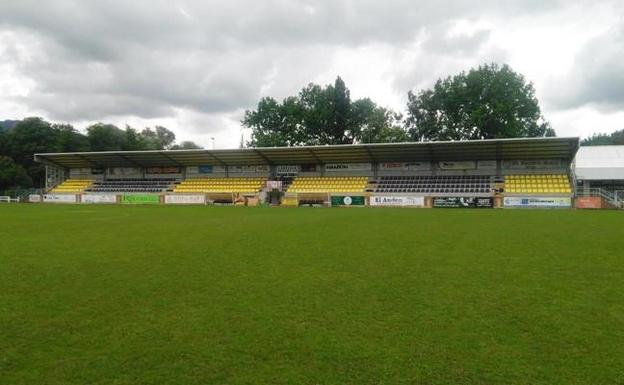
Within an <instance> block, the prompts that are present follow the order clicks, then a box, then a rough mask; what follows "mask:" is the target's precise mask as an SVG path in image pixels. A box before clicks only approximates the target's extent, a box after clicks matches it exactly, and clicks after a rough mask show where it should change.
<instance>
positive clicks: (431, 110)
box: [406, 64, 555, 140]
mask: <svg viewBox="0 0 624 385" xmlns="http://www.w3.org/2000/svg"><path fill="white" fill-rule="evenodd" d="M407 109H408V114H407V119H406V127H407V128H408V130H409V133H410V136H411V137H412V138H413V139H415V140H422V139H424V140H467V139H481V138H485V139H490V138H513V137H541V136H555V132H554V130H553V129H552V128H551V127H550V124H549V123H548V122H546V121H545V120H544V118H543V116H542V114H541V110H540V107H539V104H538V101H537V98H536V97H535V90H534V88H533V84H531V83H527V82H526V80H525V79H524V77H523V76H522V75H520V74H518V73H516V72H514V71H513V70H512V69H511V68H510V67H509V66H507V65H503V66H499V65H497V64H489V65H488V64H486V65H482V66H480V67H478V68H476V69H471V70H470V71H468V73H466V72H462V73H460V74H458V75H455V76H452V77H448V78H446V79H439V80H438V81H437V82H436V83H435V85H434V86H433V88H432V89H427V90H422V91H420V92H419V93H418V94H415V93H413V92H411V91H410V92H409V93H408V104H407Z"/></svg>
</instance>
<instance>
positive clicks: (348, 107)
mask: <svg viewBox="0 0 624 385" xmlns="http://www.w3.org/2000/svg"><path fill="white" fill-rule="evenodd" d="M400 121H401V117H400V115H397V114H395V113H394V112H392V111H390V110H387V109H385V108H382V107H378V106H377V105H376V104H375V103H373V102H372V101H371V100H370V99H360V100H356V101H351V96H350V92H349V89H348V88H347V87H346V85H345V83H344V81H343V80H342V79H341V78H340V77H338V78H337V79H336V81H335V82H334V84H331V85H328V86H325V87H321V86H319V85H317V84H309V85H308V86H307V87H305V88H303V89H302V90H301V91H300V92H299V94H298V95H297V96H291V97H288V98H286V99H284V100H283V102H282V103H279V102H278V101H276V100H275V99H273V98H270V97H265V98H262V99H261V100H260V102H259V103H258V106H257V108H256V109H255V110H253V111H246V112H245V117H244V118H243V120H242V124H243V126H245V127H247V128H251V130H252V138H251V142H249V143H248V145H249V146H252V147H282V146H301V145H324V144H350V143H358V142H376V141H404V140H406V139H407V138H408V137H407V134H406V132H405V130H404V129H403V127H402V126H401V125H400Z"/></svg>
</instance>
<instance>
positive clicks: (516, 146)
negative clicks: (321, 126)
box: [35, 138, 579, 168]
mask: <svg viewBox="0 0 624 385" xmlns="http://www.w3.org/2000/svg"><path fill="white" fill-rule="evenodd" d="M578 148H579V139H578V138H514V139H487V140H471V141H451V142H413V143H381V144H347V145H336V146H302V147H265V148H243V149H224V150H169V151H105V152H72V153H47V154H35V160H36V161H38V162H42V163H46V164H49V165H53V166H57V167H67V168H81V167H151V166H199V165H222V166H240V165H257V164H270V165H280V164H306V163H321V164H326V163H360V162H362V163H371V162H419V161H450V160H494V159H496V160H502V159H508V160H530V159H564V160H566V161H572V159H574V156H575V154H576V151H577V150H578Z"/></svg>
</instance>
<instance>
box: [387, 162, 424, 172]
mask: <svg viewBox="0 0 624 385" xmlns="http://www.w3.org/2000/svg"><path fill="white" fill-rule="evenodd" d="M379 169H380V170H383V171H393V170H394V171H415V170H421V171H425V170H430V169H431V163H429V162H410V163H402V162H394V163H379Z"/></svg>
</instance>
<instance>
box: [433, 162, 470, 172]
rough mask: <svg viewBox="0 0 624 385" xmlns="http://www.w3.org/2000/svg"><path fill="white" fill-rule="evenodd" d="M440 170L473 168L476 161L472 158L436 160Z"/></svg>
mask: <svg viewBox="0 0 624 385" xmlns="http://www.w3.org/2000/svg"><path fill="white" fill-rule="evenodd" d="M438 168H440V170H474V169H475V168H477V162H475V161H474V160H464V161H446V162H438Z"/></svg>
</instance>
